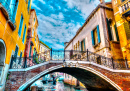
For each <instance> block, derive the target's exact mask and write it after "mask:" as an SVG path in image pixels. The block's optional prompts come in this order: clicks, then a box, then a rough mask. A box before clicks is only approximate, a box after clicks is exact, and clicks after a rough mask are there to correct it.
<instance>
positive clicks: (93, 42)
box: [91, 30, 95, 46]
mask: <svg viewBox="0 0 130 91" xmlns="http://www.w3.org/2000/svg"><path fill="white" fill-rule="evenodd" d="M91 37H92V45H93V46H94V45H95V40H94V31H93V30H92V31H91Z"/></svg>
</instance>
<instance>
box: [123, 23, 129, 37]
mask: <svg viewBox="0 0 130 91" xmlns="http://www.w3.org/2000/svg"><path fill="white" fill-rule="evenodd" d="M124 29H125V33H126V37H127V39H130V28H129V23H128V22H125V23H124Z"/></svg>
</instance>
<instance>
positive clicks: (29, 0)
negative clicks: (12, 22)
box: [28, 0, 30, 11]
mask: <svg viewBox="0 0 130 91" xmlns="http://www.w3.org/2000/svg"><path fill="white" fill-rule="evenodd" d="M29 9H30V0H28V11H29Z"/></svg>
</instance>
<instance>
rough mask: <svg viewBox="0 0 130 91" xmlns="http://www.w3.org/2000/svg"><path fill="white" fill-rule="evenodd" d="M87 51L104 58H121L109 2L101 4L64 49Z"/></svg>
mask: <svg viewBox="0 0 130 91" xmlns="http://www.w3.org/2000/svg"><path fill="white" fill-rule="evenodd" d="M87 49H88V50H89V51H91V52H94V53H97V54H100V55H102V56H105V57H109V58H111V57H113V58H114V59H120V58H122V53H121V50H120V43H119V38H118V32H117V28H116V23H115V19H114V14H113V9H112V4H111V2H108V3H102V2H101V3H100V4H99V5H98V6H97V7H96V8H95V9H94V10H93V11H92V12H91V14H90V15H89V16H88V18H87V19H86V21H85V23H84V24H83V26H82V27H81V28H79V30H78V31H77V32H76V35H75V36H74V37H73V39H71V40H70V42H69V43H68V44H67V46H66V47H65V50H77V51H87Z"/></svg>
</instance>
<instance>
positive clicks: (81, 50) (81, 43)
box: [80, 41, 83, 51]
mask: <svg viewBox="0 0 130 91" xmlns="http://www.w3.org/2000/svg"><path fill="white" fill-rule="evenodd" d="M80 45H81V51H83V48H82V41H81V42H80Z"/></svg>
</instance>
